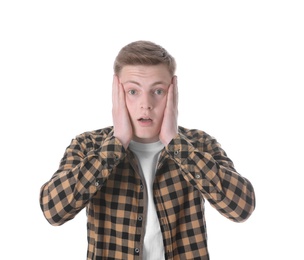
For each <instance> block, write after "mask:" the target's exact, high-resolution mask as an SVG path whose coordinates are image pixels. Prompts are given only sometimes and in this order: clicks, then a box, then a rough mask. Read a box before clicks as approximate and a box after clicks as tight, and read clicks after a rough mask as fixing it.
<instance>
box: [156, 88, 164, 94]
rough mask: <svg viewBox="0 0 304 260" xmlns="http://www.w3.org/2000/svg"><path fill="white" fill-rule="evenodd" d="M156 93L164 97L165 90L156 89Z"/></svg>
mask: <svg viewBox="0 0 304 260" xmlns="http://www.w3.org/2000/svg"><path fill="white" fill-rule="evenodd" d="M154 93H155V94H156V95H162V94H163V93H164V90H163V89H156V90H155V91H154Z"/></svg>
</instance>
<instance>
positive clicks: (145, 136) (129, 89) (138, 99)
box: [119, 64, 172, 143]
mask: <svg viewBox="0 0 304 260" xmlns="http://www.w3.org/2000/svg"><path fill="white" fill-rule="evenodd" d="M119 80H120V83H121V84H122V85H123V88H124V91H125V99H126V105H127V109H128V111H129V116H130V120H131V124H132V127H133V140H134V141H137V142H141V143H151V142H156V141H158V140H159V133H160V129H161V125H162V121H163V117H164V111H165V107H166V102H167V94H168V88H169V86H170V84H171V82H172V76H171V75H170V73H169V70H168V69H167V67H166V66H165V65H163V64H162V65H153V66H142V65H139V66H131V65H128V66H125V67H123V69H122V70H121V72H120V74H119Z"/></svg>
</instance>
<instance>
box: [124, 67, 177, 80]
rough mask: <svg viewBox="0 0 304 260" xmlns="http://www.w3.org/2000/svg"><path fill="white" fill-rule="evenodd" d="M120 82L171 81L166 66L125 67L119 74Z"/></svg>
mask: <svg viewBox="0 0 304 260" xmlns="http://www.w3.org/2000/svg"><path fill="white" fill-rule="evenodd" d="M119 77H120V79H121V81H122V82H124V81H127V80H131V79H132V80H135V79H136V80H152V81H153V80H157V81H159V80H161V81H165V82H167V81H168V82H170V81H171V78H172V77H171V75H170V72H169V70H168V68H167V66H166V65H163V64H160V65H151V66H146V65H127V66H124V67H123V68H122V70H121V71H120V73H119Z"/></svg>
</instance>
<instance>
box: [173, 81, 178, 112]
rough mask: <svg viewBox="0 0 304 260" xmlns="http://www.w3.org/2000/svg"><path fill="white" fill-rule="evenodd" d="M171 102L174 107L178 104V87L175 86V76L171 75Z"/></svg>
mask: <svg viewBox="0 0 304 260" xmlns="http://www.w3.org/2000/svg"><path fill="white" fill-rule="evenodd" d="M173 104H174V107H175V108H177V106H178V87H177V76H174V77H173Z"/></svg>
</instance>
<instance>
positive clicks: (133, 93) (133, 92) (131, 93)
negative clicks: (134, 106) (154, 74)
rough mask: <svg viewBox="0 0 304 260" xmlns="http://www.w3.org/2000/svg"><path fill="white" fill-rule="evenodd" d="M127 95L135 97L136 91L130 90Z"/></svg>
mask: <svg viewBox="0 0 304 260" xmlns="http://www.w3.org/2000/svg"><path fill="white" fill-rule="evenodd" d="M128 93H129V94H130V95H135V94H136V93H137V91H136V90H135V89H130V90H129V91H128Z"/></svg>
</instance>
